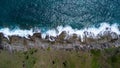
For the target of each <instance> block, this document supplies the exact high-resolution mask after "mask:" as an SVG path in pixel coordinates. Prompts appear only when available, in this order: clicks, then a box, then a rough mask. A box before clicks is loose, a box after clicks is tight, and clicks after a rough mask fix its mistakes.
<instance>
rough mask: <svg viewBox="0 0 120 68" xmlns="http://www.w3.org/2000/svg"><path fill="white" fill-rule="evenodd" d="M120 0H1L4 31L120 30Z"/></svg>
mask: <svg viewBox="0 0 120 68" xmlns="http://www.w3.org/2000/svg"><path fill="white" fill-rule="evenodd" d="M119 25H120V0H0V32H2V33H4V34H5V35H6V36H8V35H20V36H26V35H28V34H29V35H32V34H33V33H35V32H41V33H43V34H50V35H53V36H55V35H56V34H59V33H60V32H62V31H69V33H77V34H81V33H82V32H84V31H85V30H86V31H91V32H94V33H95V34H98V33H99V32H100V30H101V31H103V30H104V29H105V28H106V27H110V28H111V30H112V31H115V32H116V33H120V32H119V31H120V30H119V28H120V27H119Z"/></svg>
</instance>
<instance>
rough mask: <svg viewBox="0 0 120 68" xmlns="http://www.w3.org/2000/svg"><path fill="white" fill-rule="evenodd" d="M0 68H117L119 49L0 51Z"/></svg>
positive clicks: (119, 55)
mask: <svg viewBox="0 0 120 68" xmlns="http://www.w3.org/2000/svg"><path fill="white" fill-rule="evenodd" d="M0 58H1V59H0V68H119V67H120V65H119V64H120V48H109V49H104V50H97V49H94V50H90V51H74V50H73V51H63V50H52V49H50V48H49V47H48V49H46V50H42V49H35V48H33V49H29V50H28V51H25V52H22V51H19V52H14V53H10V52H8V51H5V50H1V51H0Z"/></svg>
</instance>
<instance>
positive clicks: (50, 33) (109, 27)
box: [0, 23, 120, 39]
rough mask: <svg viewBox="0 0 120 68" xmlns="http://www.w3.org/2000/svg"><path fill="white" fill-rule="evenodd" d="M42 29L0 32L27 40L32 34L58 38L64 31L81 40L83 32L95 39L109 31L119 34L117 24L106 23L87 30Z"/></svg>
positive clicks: (61, 27)
mask: <svg viewBox="0 0 120 68" xmlns="http://www.w3.org/2000/svg"><path fill="white" fill-rule="evenodd" d="M41 30H42V28H31V29H29V30H25V29H20V28H15V29H12V30H11V29H9V28H1V29H0V32H1V33H3V34H4V36H5V37H8V36H12V35H17V36H21V37H26V38H28V36H29V35H30V36H32V35H33V34H34V33H41V34H42V38H43V39H44V38H45V37H46V36H47V35H48V36H53V37H56V36H59V35H60V34H61V33H62V32H63V31H66V33H67V34H68V35H73V34H77V36H78V37H79V36H80V37H81V38H83V36H84V32H88V33H89V34H87V36H89V35H91V34H92V35H93V36H94V37H96V36H97V35H98V34H104V32H105V31H111V32H115V33H116V34H118V35H119V34H120V30H119V25H118V24H112V25H110V24H108V23H101V24H100V26H99V27H95V26H93V27H88V28H83V29H80V30H79V29H77V28H76V29H73V28H72V27H71V26H68V25H67V26H65V27H63V26H58V27H57V28H54V29H50V30H47V31H45V32H42V31H41Z"/></svg>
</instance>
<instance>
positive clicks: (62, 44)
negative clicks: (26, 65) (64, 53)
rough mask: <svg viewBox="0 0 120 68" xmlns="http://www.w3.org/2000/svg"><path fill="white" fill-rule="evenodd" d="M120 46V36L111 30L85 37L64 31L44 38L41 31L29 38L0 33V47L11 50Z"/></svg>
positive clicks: (82, 48) (89, 34)
mask: <svg viewBox="0 0 120 68" xmlns="http://www.w3.org/2000/svg"><path fill="white" fill-rule="evenodd" d="M119 46H120V36H119V35H118V34H117V33H115V32H111V31H104V32H103V33H99V34H98V35H97V36H94V34H93V33H91V32H87V31H86V32H84V35H83V38H81V37H80V36H78V35H77V34H72V35H68V34H67V32H65V31H63V32H62V33H61V34H60V35H58V36H57V37H53V36H49V35H47V36H46V37H45V38H44V39H43V38H42V35H41V33H34V34H33V35H32V36H29V37H28V38H25V37H20V36H17V35H13V36H8V38H6V37H5V36H4V34H3V33H0V48H1V49H7V50H9V51H20V50H22V51H26V50H28V49H29V48H41V49H48V48H50V49H53V50H54V49H55V50H56V49H59V50H90V49H104V48H111V47H119Z"/></svg>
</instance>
